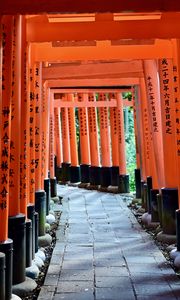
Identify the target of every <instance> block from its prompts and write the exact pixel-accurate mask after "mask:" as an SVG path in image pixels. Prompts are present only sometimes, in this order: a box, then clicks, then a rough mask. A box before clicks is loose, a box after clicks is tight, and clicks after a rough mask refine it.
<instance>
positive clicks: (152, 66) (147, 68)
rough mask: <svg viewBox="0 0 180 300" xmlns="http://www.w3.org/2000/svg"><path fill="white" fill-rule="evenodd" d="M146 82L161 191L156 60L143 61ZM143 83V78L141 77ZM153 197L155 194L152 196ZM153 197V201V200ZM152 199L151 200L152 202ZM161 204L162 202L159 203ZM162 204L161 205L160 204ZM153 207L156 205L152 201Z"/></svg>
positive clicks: (162, 176)
mask: <svg viewBox="0 0 180 300" xmlns="http://www.w3.org/2000/svg"><path fill="white" fill-rule="evenodd" d="M143 66H144V74H145V84H146V93H147V107H148V113H149V124H150V127H151V131H152V143H153V149H154V157H155V162H156V173H157V180H158V188H157V189H159V192H160V193H161V188H162V187H163V186H164V183H165V181H164V158H163V157H164V154H163V144H162V142H163V141H162V139H163V136H162V121H161V113H160V112H161V104H160V88H159V80H158V72H157V64H156V61H155V60H145V61H144V63H143ZM141 84H144V83H143V79H141ZM152 197H153V196H152ZM153 199H154V201H157V199H159V201H160V200H161V198H157V197H156V198H155V197H154V198H153ZM153 199H152V201H153ZM152 201H151V202H152ZM159 204H160V203H159ZM159 206H161V205H159ZM151 207H152V208H153V207H155V204H153V203H152V205H151ZM158 213H159V219H161V212H160V211H159V212H158Z"/></svg>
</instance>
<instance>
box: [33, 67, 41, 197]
mask: <svg viewBox="0 0 180 300" xmlns="http://www.w3.org/2000/svg"><path fill="white" fill-rule="evenodd" d="M34 97H35V132H34V134H35V144H34V147H35V190H36V191H38V190H41V189H42V180H41V169H42V159H41V154H42V63H35V68H34Z"/></svg>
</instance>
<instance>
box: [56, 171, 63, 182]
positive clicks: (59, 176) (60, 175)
mask: <svg viewBox="0 0 180 300" xmlns="http://www.w3.org/2000/svg"><path fill="white" fill-rule="evenodd" d="M55 176H56V178H57V181H58V182H59V181H62V168H61V167H56V172H55Z"/></svg>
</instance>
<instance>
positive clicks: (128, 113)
mask: <svg viewBox="0 0 180 300" xmlns="http://www.w3.org/2000/svg"><path fill="white" fill-rule="evenodd" d="M123 98H124V99H128V100H131V98H132V94H131V93H124V94H123ZM124 129H125V142H126V163H127V173H128V174H129V185H130V191H132V192H133V191H135V178H134V169H135V168H136V147H135V135H134V115H133V109H132V108H131V107H128V108H125V110H124Z"/></svg>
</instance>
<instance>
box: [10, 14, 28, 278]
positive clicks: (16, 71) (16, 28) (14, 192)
mask: <svg viewBox="0 0 180 300" xmlns="http://www.w3.org/2000/svg"><path fill="white" fill-rule="evenodd" d="M21 37H22V16H20V15H17V16H14V17H13V43H12V59H11V137H10V165H9V172H10V173H9V204H10V205H9V237H11V238H12V239H13V241H14V247H13V248H14V252H13V284H18V283H21V282H24V281H25V266H26V261H25V258H26V251H25V248H26V244H25V237H26V235H25V215H23V214H20V136H21V135H20V131H21V49H22V39H21ZM17 232H18V233H19V234H18V235H17Z"/></svg>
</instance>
